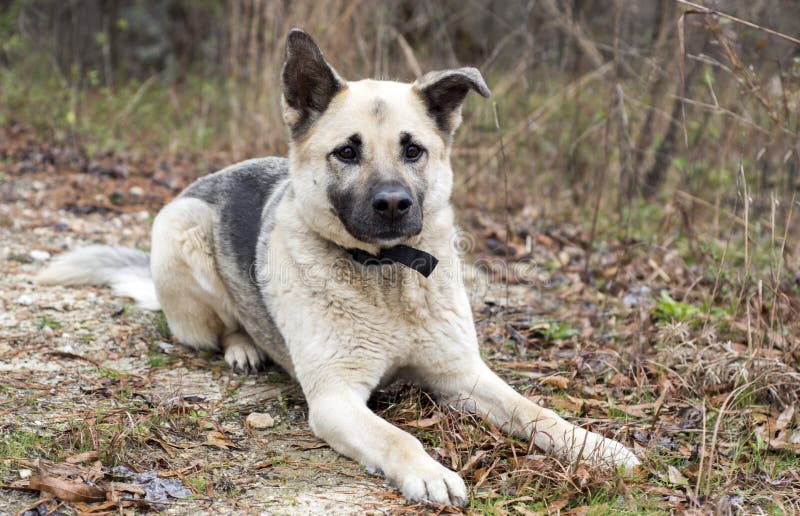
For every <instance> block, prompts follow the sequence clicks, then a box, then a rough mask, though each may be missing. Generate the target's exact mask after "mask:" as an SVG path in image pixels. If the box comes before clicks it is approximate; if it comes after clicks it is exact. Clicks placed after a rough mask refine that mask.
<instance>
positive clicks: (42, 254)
mask: <svg viewBox="0 0 800 516" xmlns="http://www.w3.org/2000/svg"><path fill="white" fill-rule="evenodd" d="M28 254H29V255H30V257H31V258H33V259H34V260H36V261H37V262H43V261H45V260H49V259H50V253H48V252H47V251H39V250H38V249H37V250H34V251H31V252H30V253H28Z"/></svg>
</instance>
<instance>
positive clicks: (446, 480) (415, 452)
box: [301, 382, 467, 505]
mask: <svg viewBox="0 0 800 516" xmlns="http://www.w3.org/2000/svg"><path fill="white" fill-rule="evenodd" d="M301 383H302V382H301ZM315 391H317V392H319V393H320V394H317V395H314V394H311V395H307V398H308V408H309V423H310V425H311V429H312V430H313V431H314V433H315V434H316V435H317V436H318V437H320V438H321V439H323V440H325V441H326V442H327V443H328V444H330V445H331V447H333V449H334V450H336V451H338V452H339V453H341V454H343V455H346V456H348V457H351V458H353V459H355V460H357V461H359V462H360V463H361V464H363V465H364V466H366V467H367V469H369V470H372V471H375V470H380V471H382V472H383V474H384V475H385V476H386V478H387V479H388V480H389V481H390V482H392V483H393V484H395V485H397V486H398V487H399V488H400V490H401V491H402V493H403V496H404V497H405V498H406V499H408V500H410V501H418V500H427V501H430V502H433V503H438V504H451V505H462V504H463V503H464V502H465V501H466V498H467V489H466V486H465V485H464V481H463V480H461V478H460V477H459V476H458V475H457V474H456V473H455V472H453V471H450V470H449V469H447V468H445V467H444V466H442V465H441V464H439V463H438V462H436V461H435V460H434V459H432V458H431V457H430V456H429V455H428V454H427V453H425V450H423V448H422V444H421V443H420V442H419V441H418V440H417V439H415V438H414V437H412V436H411V435H409V434H407V433H406V432H404V431H402V430H400V429H399V428H397V427H395V426H393V425H392V424H390V423H389V422H388V421H385V420H383V419H381V418H380V417H378V416H377V415H376V414H374V413H373V412H372V411H371V410H370V409H369V408H368V407H367V405H366V398H367V397H366V396H365V395H362V394H360V393H359V392H357V391H356V390H354V389H353V388H351V387H346V386H336V385H330V386H317V389H315Z"/></svg>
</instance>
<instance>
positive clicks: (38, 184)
mask: <svg viewBox="0 0 800 516" xmlns="http://www.w3.org/2000/svg"><path fill="white" fill-rule="evenodd" d="M31 188H33V190H34V191H35V192H41V191H42V190H44V189H45V188H46V185H45V184H44V183H43V182H41V181H34V182H33V183H31Z"/></svg>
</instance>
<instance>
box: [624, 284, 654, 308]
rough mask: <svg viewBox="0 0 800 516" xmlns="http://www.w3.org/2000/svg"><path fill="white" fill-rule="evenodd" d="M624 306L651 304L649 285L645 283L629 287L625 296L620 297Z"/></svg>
mask: <svg viewBox="0 0 800 516" xmlns="http://www.w3.org/2000/svg"><path fill="white" fill-rule="evenodd" d="M622 304H624V305H625V306H630V307H634V306H649V305H652V304H653V298H652V296H651V291H650V287H648V286H647V285H637V286H635V287H633V288H632V289H630V290H629V291H628V293H627V294H625V297H623V298H622Z"/></svg>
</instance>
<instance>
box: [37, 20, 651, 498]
mask: <svg viewBox="0 0 800 516" xmlns="http://www.w3.org/2000/svg"><path fill="white" fill-rule="evenodd" d="M281 80H282V108H283V119H284V122H285V125H286V127H287V129H288V133H289V140H290V142H289V156H288V159H287V158H277V157H269V158H262V159H253V160H249V161H244V162H242V163H238V164H236V165H232V166H230V167H228V168H225V169H223V170H221V171H219V172H216V173H214V174H211V175H208V176H205V177H203V178H201V179H199V180H197V181H196V182H195V183H193V184H192V185H190V186H189V187H188V188H186V190H184V191H183V192H182V193H181V194H180V195H179V196H178V197H177V198H176V199H175V200H173V201H172V202H170V203H169V204H168V205H167V206H165V207H164V208H163V209H162V210H161V211H160V212H159V214H158V216H157V217H156V218H155V220H154V222H153V228H152V244H151V251H150V254H149V256H148V254H147V253H144V252H142V251H138V250H134V249H126V248H119V247H108V246H90V247H86V248H83V249H78V250H75V251H72V252H70V253H67V254H64V255H61V256H60V257H57V258H56V259H55V260H54V261H53V263H52V264H51V266H50V267H49V268H47V269H45V270H44V271H43V272H41V273H40V274H39V276H38V282H39V283H42V284H108V285H111V286H112V287H114V289H115V291H116V292H117V293H119V294H122V295H126V296H130V297H132V298H134V299H136V300H138V301H139V303H140V305H141V306H142V307H144V308H148V309H159V308H160V309H162V310H163V311H164V314H165V315H166V319H167V321H168V323H169V327H170V328H171V330H172V333H173V334H174V335H175V336H176V337H177V339H178V340H179V341H180V342H181V343H183V344H185V345H188V346H191V347H193V348H196V349H200V350H218V351H221V352H223V353H224V356H225V360H226V361H227V363H228V364H229V365H230V366H231V367H233V368H235V369H242V370H255V369H258V368H259V367H261V366H262V365H263V364H264V363H265V362H266V361H268V360H271V361H273V362H274V363H275V364H277V365H279V366H281V367H282V368H283V369H285V370H286V371H287V372H288V373H289V374H290V375H291V376H293V377H294V378H295V379H296V380H297V381H298V382H299V384H300V385H301V387H302V390H303V393H304V395H305V397H306V400H307V401H308V411H309V414H308V418H309V424H310V427H311V429H312V431H313V432H314V433H315V434H316V435H317V436H319V437H320V438H321V439H323V440H325V441H326V442H327V443H328V444H329V445H330V446H331V447H332V448H333V449H335V450H337V451H338V452H340V453H342V454H343V455H346V456H348V457H351V458H353V459H355V460H357V461H359V462H360V463H361V464H363V465H364V466H366V467H367V469H369V470H370V471H374V472H382V473H383V475H385V477H386V478H387V479H388V480H389V481H390V482H391V483H393V484H394V485H396V486H397V487H398V488H399V489H400V491H401V492H402V494H403V496H404V497H405V498H406V499H407V500H409V501H423V502H428V503H433V504H452V505H462V504H463V503H465V501H466V500H467V488H466V486H465V484H464V481H463V480H462V479H461V478H460V477H459V475H458V474H456V473H455V472H453V471H451V470H449V469H448V468H446V467H445V466H443V465H442V464H440V463H439V462H437V461H436V460H434V459H433V458H431V456H430V455H428V454H427V453H426V452H425V450H424V449H423V447H422V445H421V443H420V442H419V441H418V440H417V439H415V438H414V437H412V436H411V435H410V434H408V433H406V432H404V431H402V430H400V429H399V428H397V427H395V426H393V425H392V424H390V423H389V422H387V421H385V420H383V419H381V418H380V417H378V416H377V415H376V414H374V413H373V412H372V411H371V410H370V409H369V408H368V407H367V399H368V398H369V396H370V394H371V393H372V392H373V391H375V390H376V389H378V388H380V387H381V386H385V385H387V384H389V383H391V382H393V381H395V380H398V379H403V380H406V381H410V382H414V383H416V384H418V385H420V386H422V388H424V389H426V390H428V391H429V392H431V393H432V394H433V395H434V396H435V399H437V400H438V401H439V402H440V403H442V404H445V405H450V406H455V407H457V408H459V409H460V410H466V411H470V412H473V413H477V414H480V415H482V416H483V417H485V418H487V419H488V420H489V421H491V422H492V424H494V425H495V426H497V427H498V428H500V429H502V430H503V431H504V432H508V433H511V434H514V435H517V436H519V437H521V438H525V439H530V440H532V441H533V443H534V444H535V445H536V446H537V447H538V448H539V449H541V450H543V451H547V452H552V453H554V454H556V455H557V456H560V457H563V458H565V459H567V460H569V461H573V462H574V461H578V460H586V461H590V462H592V463H597V464H602V465H605V466H609V467H624V468H626V469H627V470H630V469H632V468H634V467H635V466H637V465H638V464H639V460H638V459H637V458H636V456H635V455H634V454H633V453H632V452H631V451H629V450H628V449H627V448H625V447H624V446H623V445H622V444H620V443H618V442H616V441H613V440H611V439H607V438H604V437H603V436H601V435H599V434H596V433H594V432H590V431H587V430H584V429H582V428H580V427H577V426H575V425H572V424H570V423H568V422H567V421H565V420H564V419H562V418H561V417H559V416H558V415H557V414H556V413H554V412H553V411H551V410H548V409H545V408H542V407H539V406H538V405H536V404H535V403H533V402H532V401H530V400H529V399H527V398H525V397H524V396H522V395H521V394H519V393H518V392H517V391H516V390H514V389H513V388H512V387H510V386H509V385H508V384H506V383H505V382H504V381H503V380H501V379H500V378H499V377H498V376H497V375H495V374H494V373H493V372H492V371H491V370H490V369H489V367H488V366H487V365H486V364H485V363H484V362H483V360H482V359H481V357H480V354H479V350H478V338H477V334H476V331H475V327H474V324H473V319H472V311H471V309H470V304H469V301H468V297H467V293H466V289H465V287H464V285H463V282H462V281H461V278H462V275H461V270H462V264H461V261H460V257H459V255H458V252H457V249H456V247H455V244H454V242H455V240H456V239H455V236H456V231H457V230H456V227H455V225H454V220H453V210H452V207H451V204H450V196H451V190H452V187H453V171H452V169H451V166H450V151H451V147H452V142H453V135H454V132H455V131H456V128H457V127H458V126H459V124H460V123H461V108H462V104H463V102H464V99H465V97H466V96H467V94H468V93H469V92H470V91H475V92H476V93H478V94H479V95H481V96H483V97H489V96H490V92H489V88H488V87H487V86H486V83H485V82H484V79H483V77H482V76H481V74H480V72H479V71H478V70H476V69H475V68H459V69H453V70H446V71H439V72H431V73H428V74H426V75H424V76H423V77H421V78H419V79H417V80H416V81H415V82H414V83H410V84H409V83H401V82H390V81H378V80H360V81H355V82H348V81H345V80H344V79H342V77H341V76H340V75H339V74H338V73H337V72H336V71H335V70H334V69H333V67H332V66H331V65H330V64H328V62H327V61H326V60H325V58H324V56H323V53H322V51H321V50H320V49H319V47H318V46H317V45H316V44H315V43H314V41H313V40H312V39H311V37H310V36H309V35H308V34H306V33H305V32H303V31H301V30H298V29H295V30H292V31H291V32H290V33H289V34H288V37H287V42H286V57H285V62H284V65H283V69H282V72H281Z"/></svg>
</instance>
